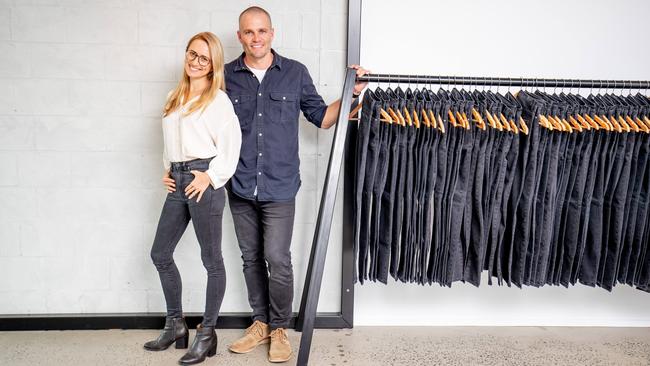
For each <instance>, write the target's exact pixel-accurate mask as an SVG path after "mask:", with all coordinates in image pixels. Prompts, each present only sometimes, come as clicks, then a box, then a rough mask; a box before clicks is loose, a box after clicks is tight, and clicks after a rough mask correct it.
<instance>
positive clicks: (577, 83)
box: [357, 74, 650, 89]
mask: <svg viewBox="0 0 650 366" xmlns="http://www.w3.org/2000/svg"><path fill="white" fill-rule="evenodd" d="M357 81H367V82H372V83H412V84H439V85H467V86H523V87H533V88H535V87H539V88H580V89H584V88H588V89H589V88H593V89H596V88H600V89H650V81H640V80H580V79H538V78H497V77H475V76H429V75H392V74H372V75H365V76H361V77H358V78H357Z"/></svg>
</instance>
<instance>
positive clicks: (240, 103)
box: [230, 94, 255, 125]
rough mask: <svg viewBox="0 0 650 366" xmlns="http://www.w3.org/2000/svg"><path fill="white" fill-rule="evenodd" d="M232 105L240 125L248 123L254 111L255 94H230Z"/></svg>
mask: <svg viewBox="0 0 650 366" xmlns="http://www.w3.org/2000/svg"><path fill="white" fill-rule="evenodd" d="M230 101H231V102H232V106H233V107H234V108H235V114H237V118H239V123H240V124H241V125H248V124H250V122H251V121H252V120H253V114H254V113H255V96H253V95H245V94H240V95H232V96H230Z"/></svg>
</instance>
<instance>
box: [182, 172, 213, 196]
mask: <svg viewBox="0 0 650 366" xmlns="http://www.w3.org/2000/svg"><path fill="white" fill-rule="evenodd" d="M190 173H192V174H194V180H192V182H191V183H190V184H188V185H187V188H185V195H186V196H187V198H189V199H192V198H193V197H194V196H196V195H197V194H198V195H199V196H198V197H197V198H196V202H199V201H201V197H203V192H205V190H206V189H208V186H209V185H210V176H209V175H208V173H205V172H200V171H198V170H192V171H190Z"/></svg>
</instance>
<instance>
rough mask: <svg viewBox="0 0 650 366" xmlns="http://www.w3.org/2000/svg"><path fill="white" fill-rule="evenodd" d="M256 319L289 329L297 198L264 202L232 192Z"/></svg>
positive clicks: (272, 326) (235, 219)
mask: <svg viewBox="0 0 650 366" xmlns="http://www.w3.org/2000/svg"><path fill="white" fill-rule="evenodd" d="M228 201H229V203H230V211H231V212H232V217H233V222H234V224H235V233H236V234H237V240H238V241H239V248H240V249H241V253H242V260H243V262H244V279H245V280H246V287H247V288H248V302H249V304H250V306H251V308H252V309H253V320H254V321H255V320H259V321H262V322H264V323H268V324H269V325H270V326H271V329H276V328H287V327H288V326H289V321H290V320H291V305H292V302H293V266H292V265H291V251H290V247H291V235H292V233H293V221H294V216H295V209H296V204H295V199H294V200H291V201H288V202H260V201H252V200H248V199H244V198H241V197H239V196H237V195H235V194H233V193H232V192H229V193H228Z"/></svg>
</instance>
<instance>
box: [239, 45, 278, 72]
mask: <svg viewBox="0 0 650 366" xmlns="http://www.w3.org/2000/svg"><path fill="white" fill-rule="evenodd" d="M271 53H272V54H273V63H271V66H270V67H269V70H270V69H272V68H274V67H276V66H277V67H278V69H280V70H282V60H283V59H284V57H282V56H280V55H279V54H278V53H277V52H275V50H274V49H272V48H271ZM244 56H246V53H244V52H242V54H241V55H239V57H238V58H237V65H236V67H235V71H243V70H248V66H246V63H245V62H244Z"/></svg>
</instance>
